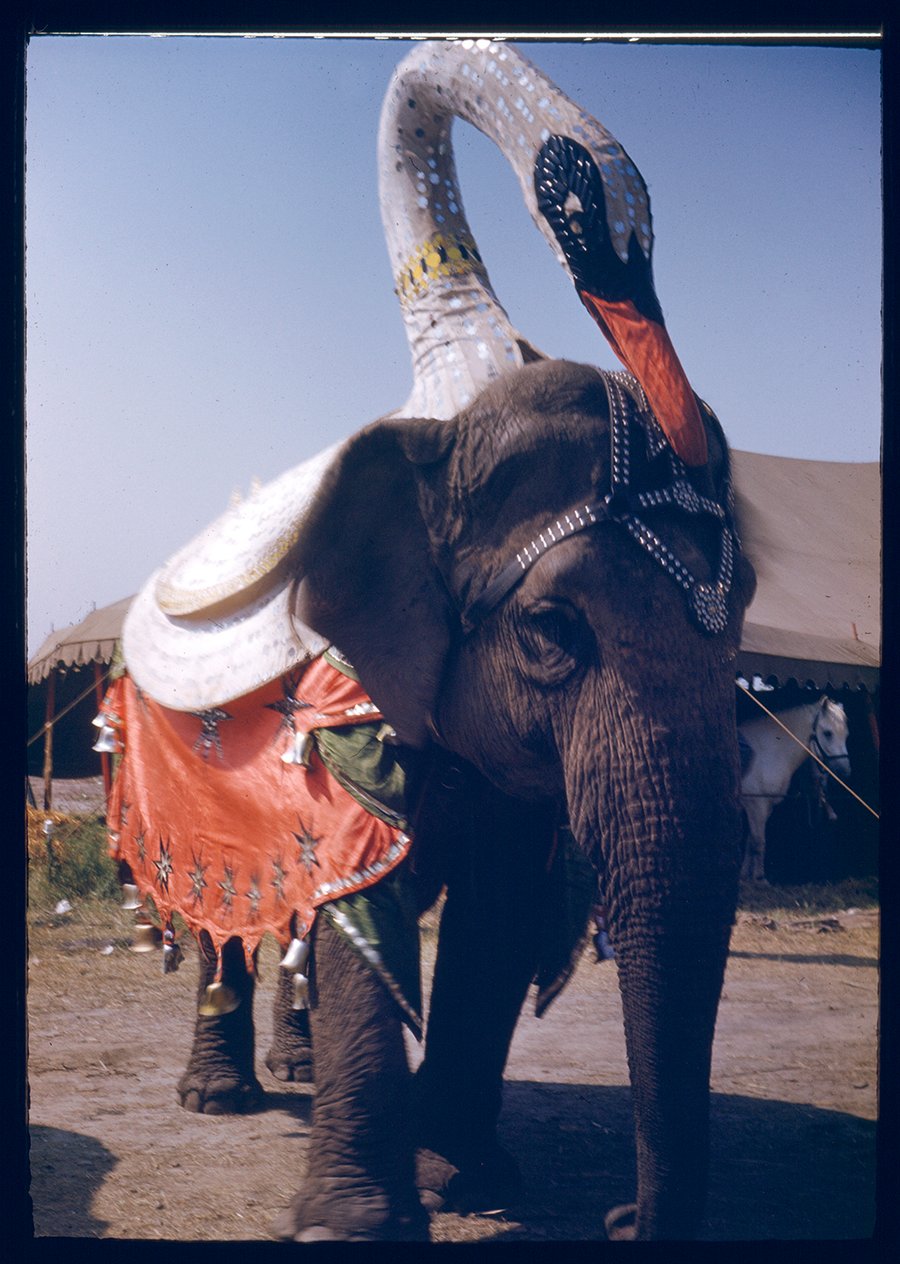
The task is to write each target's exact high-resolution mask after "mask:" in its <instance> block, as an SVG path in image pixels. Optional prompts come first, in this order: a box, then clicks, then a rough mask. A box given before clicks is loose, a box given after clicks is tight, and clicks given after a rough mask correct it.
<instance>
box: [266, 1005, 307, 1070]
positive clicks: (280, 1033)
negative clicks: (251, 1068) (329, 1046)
mask: <svg viewBox="0 0 900 1264" xmlns="http://www.w3.org/2000/svg"><path fill="white" fill-rule="evenodd" d="M264 1060H265V1066H267V1067H268V1068H269V1071H271V1072H272V1074H273V1076H274V1077H276V1079H281V1081H282V1082H283V1083H291V1082H292V1083H297V1085H310V1083H312V1081H313V1073H312V1038H311V1036H310V1011H308V1010H288V1011H287V1012H286V1014H279V1015H277V1018H276V1025H274V1033H273V1035H272V1048H271V1049H269V1052H268V1053H267V1054H265V1059H264Z"/></svg>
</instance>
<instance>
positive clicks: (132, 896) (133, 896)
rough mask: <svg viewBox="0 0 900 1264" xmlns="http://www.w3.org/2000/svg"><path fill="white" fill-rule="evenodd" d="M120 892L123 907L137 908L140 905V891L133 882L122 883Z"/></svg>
mask: <svg viewBox="0 0 900 1264" xmlns="http://www.w3.org/2000/svg"><path fill="white" fill-rule="evenodd" d="M122 894H123V895H124V896H125V899H124V900H123V901H122V908H123V909H139V908H140V907H141V893H140V892H139V891H138V889H137V887H136V886H135V885H134V883H133V882H123V883H122Z"/></svg>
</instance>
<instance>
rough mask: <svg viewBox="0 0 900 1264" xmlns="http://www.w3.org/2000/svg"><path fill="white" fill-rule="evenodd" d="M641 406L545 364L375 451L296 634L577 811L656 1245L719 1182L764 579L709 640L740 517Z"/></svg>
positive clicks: (302, 564)
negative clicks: (622, 1034)
mask: <svg viewBox="0 0 900 1264" xmlns="http://www.w3.org/2000/svg"><path fill="white" fill-rule="evenodd" d="M626 386H627V383H625V384H623V382H622V381H621V380H619V379H614V380H613V381H612V382H610V381H609V380H608V378H606V377H605V375H603V374H601V373H600V371H599V370H596V369H593V368H589V367H585V366H579V365H574V364H570V363H567V362H562V361H545V362H540V363H535V364H530V365H526V366H524V367H523V368H521V369H519V370H518V371H517V372H515V373H512V374H508V375H506V376H505V377H503V378H501V379H500V380H499V381H497V382H496V383H494V384H493V385H492V386H490V387H488V388H487V389H486V390H485V391H483V392H482V394H481V395H480V396H479V398H478V399H477V400H476V402H475V403H473V404H472V405H471V406H470V407H468V408H466V409H464V410H463V411H462V412H460V413H459V414H458V416H456V417H454V418H451V419H449V420H433V419H429V420H419V421H415V420H411V419H407V420H404V421H396V420H391V419H388V420H384V421H381V422H376V423H374V424H373V425H372V426H370V427H368V428H367V429H365V430H363V431H362V432H360V434H359V435H358V436H357V438H356V439H355V440H354V441H352V442H351V443H350V444H349V445H348V447H347V448H346V449H345V450H344V453H343V455H342V457H341V458H340V459H339V460H338V462H337V463H336V464H335V466H334V467H333V469H332V471H331V473H330V476H329V479H328V480H327V482H326V483H325V484H324V485H323V486H322V488H321V489H320V491H319V494H318V497H317V499H316V501H315V502H314V504H313V507H312V510H311V512H310V515H309V517H308V519H307V524H306V529H305V532H304V539H303V546H302V551H301V554H300V556H299V558H298V563H299V570H300V572H301V573H302V574H303V576H304V578H303V580H302V582H301V583H300V585H299V587H298V590H297V614H298V616H299V617H300V618H302V619H303V620H304V621H305V622H306V623H308V624H310V625H311V626H313V627H315V628H317V629H319V630H320V631H321V632H323V633H324V634H325V635H327V636H329V637H331V638H332V639H333V640H334V641H335V643H336V644H338V645H339V646H340V647H341V649H342V651H343V652H344V653H346V654H347V655H348V656H349V657H350V659H351V661H353V662H354V663H355V664H356V666H357V669H358V670H359V672H360V676H361V678H362V680H363V681H364V682H365V684H366V688H367V690H368V691H369V692H370V693H371V695H372V697H373V699H374V700H375V702H376V703H377V704H378V705H379V707H380V708H381V709H382V710H383V712H384V714H385V715H386V716H387V718H388V719H389V720H390V721H391V722H392V724H393V725H394V726H395V728H396V729H397V731H398V733H399V734H400V736H401V737H402V738H403V739H404V740H405V741H408V742H410V743H413V744H421V743H422V742H424V741H425V740H426V737H427V735H428V734H429V732H430V733H431V734H433V735H437V737H438V738H439V740H440V741H441V742H443V743H444V744H445V745H446V746H448V747H449V748H450V749H451V750H453V751H454V752H456V753H458V754H460V755H463V756H464V757H465V758H467V759H468V760H470V761H471V762H472V763H474V764H475V765H476V766H477V767H478V768H479V769H481V770H482V771H483V772H484V773H485V774H486V775H487V776H488V777H489V778H490V779H491V780H493V781H494V782H495V783H496V784H497V785H498V786H499V787H500V788H501V789H504V790H506V791H508V792H511V793H513V794H516V795H519V796H522V797H525V798H530V797H538V796H542V797H544V796H547V795H548V794H559V795H561V796H564V798H565V801H566V804H567V806H568V812H569V816H570V821H571V825H572V828H573V832H574V834H575V836H576V838H577V840H578V842H579V843H580V845H581V846H582V847H583V848H585V849H586V850H587V851H588V852H589V853H590V854H591V856H592V857H593V858H594V859H595V861H596V863H597V865H598V868H599V871H600V874H601V883H602V888H603V891H604V898H605V901H606V905H607V909H608V915H609V924H610V928H611V932H610V933H611V936H612V938H613V942H614V943H615V946H616V952H617V957H618V962H619V973H620V982H621V989H622V996H623V1004H624V1012H625V1023H626V1036H627V1042H628V1054H629V1060H630V1066H631V1075H632V1084H633V1092H634V1103H635V1117H636V1128H637V1148H638V1176H639V1187H638V1203H637V1206H638V1219H637V1234H638V1236H640V1237H680V1236H684V1235H689V1234H691V1233H692V1232H693V1231H695V1229H696V1226H697V1222H698V1218H699V1216H700V1213H701V1208H702V1203H703V1197H704V1191H705V1183H706V1171H705V1169H706V1162H707V1159H706V1149H707V1147H706V1139H705V1129H706V1119H707V1114H708V1100H707V1099H708V1081H709V1067H710V1052H711V1045H712V1037H713V1028H714V1022H715V1014H716V1008H717V1004H718V998H719V993H720V989H721V982H722V975H723V971H724V965H725V958H726V952H727V944H728V938H729V933H730V926H731V922H732V919H733V914H734V908H735V903H736V897H737V883H738V869H739V859H740V857H739V839H740V830H739V814H738V801H737V793H738V781H739V771H738V754H737V743H736V733H735V712H734V666H733V662H734V657H735V653H736V650H737V646H738V640H739V636H740V627H741V621H742V615H743V610H744V608H745V606H746V604H747V602H748V601H749V599H750V597H751V596H752V589H753V584H754V580H753V575H752V570H751V568H750V567H749V564H748V563H746V562H745V561H744V560H743V558H742V557H741V555H740V554H739V552H736V551H735V553H734V555H733V556H734V562H733V574H732V575H731V576H730V580H731V582H730V587H729V588H728V591H727V597H726V598H725V599H724V603H723V607H722V610H721V611H720V614H721V618H719V619H715V620H713V621H712V622H710V620H709V619H706V620H704V618H702V617H699V618H698V615H697V608H696V600H695V598H696V590H697V589H699V590H700V591H703V592H706V591H709V590H710V589H712V588H714V586H715V584H716V582H717V576H720V575H721V555H722V541H723V539H724V538H725V537H726V536H728V535H729V533H730V526H729V523H728V514H727V510H725V511H723V514H722V516H716V514H715V513H714V512H713V506H714V505H715V504H726V503H727V481H728V456H727V451H726V448H725V444H724V440H723V438H722V434H721V431H720V429H719V427H718V425H717V423H716V422H715V421H714V419H713V418H712V417H711V416H709V417H708V418H707V426H706V432H707V433H706V437H707V443H708V449H709V462H708V465H707V467H706V468H705V469H704V470H702V471H696V472H688V471H687V469H686V467H684V466H683V465H682V466H680V467H678V465H677V458H673V457H672V456H671V454H670V451H669V449H668V448H667V447H666V446H665V445H664V444H660V443H658V442H657V443H655V442H654V439H656V440H658V439H659V435H658V432H657V431H656V430H655V429H654V426H653V423H652V420H648V419H647V415H646V413H644V414H643V421H644V424H641V414H636V413H633V414H632V415H631V416H630V419H628V415H627V411H626V413H623V412H621V411H620V410H621V406H622V393H623V392H624V391H625V389H626ZM639 395H640V393H639V392H638V396H639ZM625 463H627V470H628V473H627V488H626V489H623V488H622V487H621V486H619V487H618V492H619V495H620V498H621V500H622V504H621V506H620V508H619V509H615V508H613V509H612V510H610V511H609V512H608V513H607V515H606V516H605V517H604V514H603V512H602V506H604V505H606V506H607V509H609V506H610V505H611V504H614V502H613V501H611V500H610V491H609V489H610V487H611V485H613V486H616V478H617V473H616V470H617V468H618V471H619V475H621V470H622V465H623V464H625ZM673 464H674V465H675V466H676V467H677V470H678V474H679V477H678V478H677V479H676V482H677V483H678V485H679V488H680V490H678V491H677V492H676V493H675V494H674V495H672V494H667V493H666V487H671V486H672V483H671V481H670V480H669V474H670V473H671V469H672V468H673ZM661 470H663V471H666V473H665V476H664V477H663V476H661V474H660V471H661ZM710 485H711V487H712V493H713V495H712V497H711V498H708V497H707V496H706V495H705V492H706V491H707V490H708V489H709V487H710ZM692 492H693V493H694V496H695V497H696V501H694V500H693V499H692V496H691V493H692ZM641 498H643V499H641ZM698 504H699V505H700V506H701V509H700V511H699V512H690V511H689V509H688V507H689V506H691V505H693V509H694V510H695V511H696V510H697V505H698ZM638 505H640V506H642V507H641V508H640V510H639V512H638V511H637V509H636V508H635V507H636V506H638ZM643 506H646V507H643ZM703 506H705V508H706V510H708V512H704V509H703V508H702V507H703ZM591 507H593V509H594V516H595V518H596V522H594V523H591V524H590V525H589V526H588V513H589V511H590V510H591ZM577 514H580V515H581V517H582V519H584V520H585V529H581V524H580V523H579V522H578V521H577V517H576V515H577ZM634 522H638V523H640V524H641V525H640V527H638V528H635V527H634ZM567 524H572V529H571V531H570V530H569V526H568V525H567ZM548 528H549V530H548ZM642 530H643V532H644V533H645V536H646V538H645V541H644V543H645V545H646V541H647V540H649V541H650V543H649V545H647V546H646V547H642V543H641V539H640V538H639V537H640V536H641V531H642ZM647 533H649V534H647ZM551 535H555V536H556V537H557V539H556V540H555V542H551V540H550V536H551ZM542 539H543V541H544V544H542V543H541V541H542ZM654 542H655V543H654ZM529 551H530V552H531V553H532V554H533V555H534V559H535V560H534V561H533V564H532V565H529V566H527V567H523V566H522V565H520V564H519V563H517V562H516V557H517V554H518V555H519V557H523V556H524V555H526V554H528V553H529ZM511 562H512V563H513V570H512V572H510V569H509V568H510V563H511ZM684 575H690V576H691V577H692V578H693V580H694V581H696V583H695V589H694V590H692V591H693V596H692V591H689V589H688V588H686V586H685V584H684V583H682V579H683V576H684ZM692 603H693V604H692Z"/></svg>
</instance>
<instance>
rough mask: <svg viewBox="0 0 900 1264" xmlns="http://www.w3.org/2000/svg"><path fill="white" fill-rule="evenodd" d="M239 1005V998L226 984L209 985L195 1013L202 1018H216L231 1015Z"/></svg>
mask: <svg viewBox="0 0 900 1264" xmlns="http://www.w3.org/2000/svg"><path fill="white" fill-rule="evenodd" d="M240 1003H241V998H240V997H239V996H238V994H237V992H235V991H234V990H233V988H230V987H229V986H228V985H227V983H210V985H209V987H208V988H207V989H206V991H205V992H204V993H203V1000H202V1001H201V1002H200V1004H199V1005H198V1006H197V1013H198V1014H202V1015H203V1017H204V1018H218V1017H220V1015H222V1014H233V1013H234V1011H235V1010H236V1009H237V1007H238V1006H239V1005H240Z"/></svg>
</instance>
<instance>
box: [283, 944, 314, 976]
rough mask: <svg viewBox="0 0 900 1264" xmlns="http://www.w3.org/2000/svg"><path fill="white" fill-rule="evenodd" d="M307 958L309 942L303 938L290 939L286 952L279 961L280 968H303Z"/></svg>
mask: <svg viewBox="0 0 900 1264" xmlns="http://www.w3.org/2000/svg"><path fill="white" fill-rule="evenodd" d="M308 960H309V942H308V941H307V940H305V939H292V940H291V942H290V944H289V946H288V950H287V952H286V953H285V954H284V957H283V958H282V961H281V968H282V970H293V971H295V972H296V971H298V970H301V971H302V969H303V967H304V966H305V965H306V963H307V961H308Z"/></svg>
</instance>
